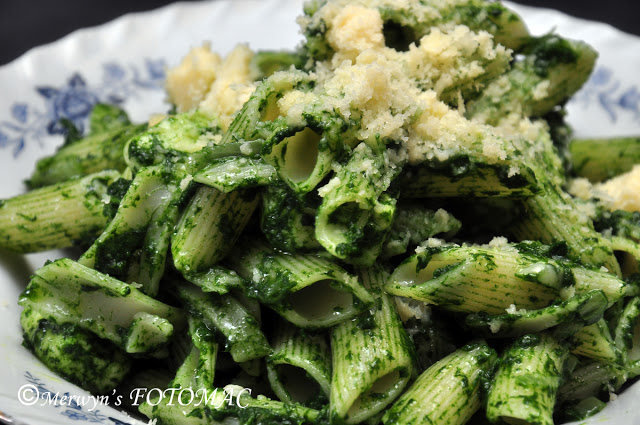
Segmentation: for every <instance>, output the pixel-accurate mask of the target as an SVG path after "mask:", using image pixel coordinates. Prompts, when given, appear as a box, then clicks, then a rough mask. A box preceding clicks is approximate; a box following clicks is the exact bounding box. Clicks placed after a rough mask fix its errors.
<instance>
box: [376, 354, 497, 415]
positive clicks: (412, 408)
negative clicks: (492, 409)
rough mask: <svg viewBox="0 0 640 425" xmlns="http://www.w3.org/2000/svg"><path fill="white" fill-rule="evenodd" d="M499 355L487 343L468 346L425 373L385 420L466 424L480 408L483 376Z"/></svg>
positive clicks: (387, 413) (488, 371)
mask: <svg viewBox="0 0 640 425" xmlns="http://www.w3.org/2000/svg"><path fill="white" fill-rule="evenodd" d="M496 360H497V354H496V352H495V351H494V350H493V349H492V348H489V346H487V345H486V344H485V343H484V342H476V343H471V344H468V345H466V346H464V347H462V348H460V349H458V350H456V351H455V352H453V353H451V354H450V355H448V356H447V357H445V358H443V359H441V360H439V361H438V362H436V363H435V364H434V365H433V366H431V367H430V368H429V369H427V370H426V371H425V372H423V373H422V375H420V376H419V377H418V379H417V380H416V381H415V382H414V383H413V385H412V386H411V387H410V388H409V389H408V390H407V392H405V393H404V394H403V395H402V396H401V397H400V398H399V399H398V401H396V402H395V403H394V404H393V406H391V409H389V410H388V411H387V412H386V413H385V415H384V416H383V417H382V422H383V423H384V424H385V425H392V424H393V425H396V424H397V425H403V424H414V423H431V424H443V425H444V424H447V425H462V424H464V423H466V422H467V421H468V420H469V419H470V418H471V416H472V415H473V414H474V413H475V412H476V411H477V410H478V409H479V408H480V405H481V401H480V391H481V386H482V380H483V376H484V375H485V374H486V373H490V371H491V370H492V369H493V365H494V364H495V362H496Z"/></svg>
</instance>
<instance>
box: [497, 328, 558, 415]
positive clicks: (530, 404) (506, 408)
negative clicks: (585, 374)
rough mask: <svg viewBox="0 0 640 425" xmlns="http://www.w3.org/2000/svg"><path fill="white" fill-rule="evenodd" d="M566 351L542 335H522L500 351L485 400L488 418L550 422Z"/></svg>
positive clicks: (548, 337) (554, 341)
mask: <svg viewBox="0 0 640 425" xmlns="http://www.w3.org/2000/svg"><path fill="white" fill-rule="evenodd" d="M568 354H569V351H568V350H567V348H566V347H564V346H563V345H561V344H559V343H558V342H557V341H556V340H555V339H553V338H552V337H550V336H548V335H545V334H537V335H525V336H523V337H521V338H519V339H517V340H516V341H515V342H514V343H513V344H511V346H510V347H509V348H508V349H507V350H506V351H505V352H504V353H503V354H502V361H501V362H500V366H499V367H498V371H497V372H496V375H495V378H494V383H493V386H492V387H491V389H490V390H489V396H488V399H487V418H488V419H489V420H490V421H496V420H498V419H502V420H503V421H505V422H507V423H529V424H539V425H553V409H554V406H555V403H556V393H557V391H558V387H559V386H560V380H561V378H562V373H563V370H564V362H565V359H566V358H567V356H568Z"/></svg>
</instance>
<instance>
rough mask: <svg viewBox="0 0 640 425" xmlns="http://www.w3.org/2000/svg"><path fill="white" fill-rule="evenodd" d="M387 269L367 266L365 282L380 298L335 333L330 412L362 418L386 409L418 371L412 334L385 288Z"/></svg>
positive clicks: (347, 419) (363, 274) (353, 420)
mask: <svg viewBox="0 0 640 425" xmlns="http://www.w3.org/2000/svg"><path fill="white" fill-rule="evenodd" d="M386 277H387V276H386V274H385V273H384V271H382V270H380V269H377V268H372V269H367V270H363V271H362V272H361V278H362V281H363V282H364V284H365V286H366V287H367V288H369V290H370V291H371V292H372V293H373V294H375V296H376V297H377V300H376V304H377V305H376V307H374V308H373V309H372V310H370V311H369V312H368V313H367V315H366V316H364V317H359V318H357V319H353V320H350V321H348V322H344V323H341V324H340V325H338V326H337V327H335V328H334V329H333V331H332V332H331V351H332V355H333V375H332V378H331V415H332V417H335V416H337V417H339V418H340V419H341V420H344V421H345V422H346V423H360V422H363V421H366V420H367V419H369V418H371V417H373V416H374V415H376V414H377V413H379V412H381V411H382V410H383V409H384V408H385V407H386V406H387V405H389V404H390V403H392V402H393V400H394V399H395V398H397V397H398V395H399V394H400V393H401V392H402V391H403V390H404V387H405V386H406V385H407V384H408V382H409V379H410V377H411V374H412V371H413V365H412V363H413V359H412V354H413V353H412V352H411V351H412V350H411V349H410V344H409V341H408V335H407V334H406V332H405V330H404V328H403V327H402V325H401V323H400V319H399V317H398V314H397V312H396V310H395V306H394V304H393V302H392V299H391V297H390V296H389V295H387V294H385V293H383V292H382V291H381V289H382V288H381V287H382V283H383V282H384V281H385V280H386Z"/></svg>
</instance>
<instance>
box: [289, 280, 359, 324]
mask: <svg viewBox="0 0 640 425" xmlns="http://www.w3.org/2000/svg"><path fill="white" fill-rule="evenodd" d="M333 282H334V281H333V280H330V279H325V280H320V281H318V282H315V283H313V284H312V285H309V286H307V287H305V288H303V289H301V290H299V291H296V292H294V293H292V294H291V295H289V297H288V298H287V299H286V301H287V303H288V304H289V305H290V306H291V309H292V310H293V311H294V312H295V313H297V314H298V315H300V316H301V317H302V318H304V319H306V320H309V321H318V322H324V321H326V320H330V319H331V318H337V317H340V316H341V315H342V314H343V313H344V312H345V311H347V310H348V309H350V308H351V307H352V306H353V302H354V300H353V296H352V295H351V294H350V293H349V292H345V291H342V290H340V289H337V288H335V287H334V284H333Z"/></svg>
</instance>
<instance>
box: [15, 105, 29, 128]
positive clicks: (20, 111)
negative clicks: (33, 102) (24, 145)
mask: <svg viewBox="0 0 640 425" xmlns="http://www.w3.org/2000/svg"><path fill="white" fill-rule="evenodd" d="M28 108H29V107H28V106H27V104H26V103H14V104H13V106H12V107H11V116H12V117H13V118H15V119H16V120H17V121H18V122H21V123H23V124H24V123H25V122H27V112H28V111H29V109H28Z"/></svg>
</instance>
